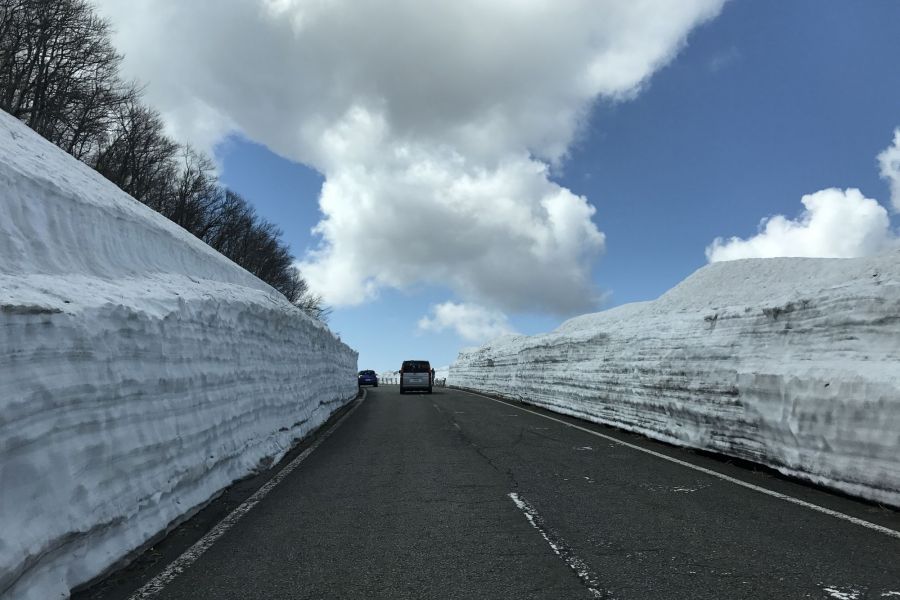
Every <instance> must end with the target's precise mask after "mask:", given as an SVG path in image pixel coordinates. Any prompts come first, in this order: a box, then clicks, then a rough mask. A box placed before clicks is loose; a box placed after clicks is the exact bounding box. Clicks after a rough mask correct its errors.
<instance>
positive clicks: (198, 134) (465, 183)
mask: <svg viewBox="0 0 900 600" xmlns="http://www.w3.org/2000/svg"><path fill="white" fill-rule="evenodd" d="M97 5H98V8H99V9H100V11H101V13H102V14H103V15H104V16H106V17H107V18H109V19H110V21H111V22H112V24H113V27H114V29H115V32H116V33H115V35H114V42H115V43H116V45H117V47H118V49H119V50H120V51H121V52H122V53H123V54H124V56H125V60H124V64H123V68H124V69H125V72H126V74H127V75H128V76H130V77H133V78H135V79H137V80H139V81H141V82H143V83H144V85H145V89H146V92H145V93H146V100H147V102H148V103H149V104H151V105H152V106H154V107H155V108H157V109H158V110H160V111H161V113H162V114H163V116H164V119H165V121H166V124H167V128H168V130H169V132H170V133H171V134H172V135H173V136H174V137H176V138H177V139H179V140H180V141H184V142H190V143H192V144H193V145H195V146H197V147H200V148H203V149H205V150H207V151H208V152H210V153H212V154H213V155H214V156H215V158H216V161H217V163H218V165H219V169H220V176H221V179H222V181H223V183H224V184H226V185H228V186H229V187H231V188H233V189H234V190H236V191H238V192H239V193H241V194H242V195H244V196H245V197H246V198H247V199H248V200H249V201H250V202H251V203H253V205H254V206H255V207H256V208H257V210H258V212H259V213H260V214H261V215H262V216H264V217H265V218H267V219H269V220H270V221H273V222H274V223H276V224H277V225H278V226H279V227H280V228H281V229H282V230H283V231H284V239H285V240H286V241H287V242H288V243H289V244H290V246H291V248H292V250H293V252H294V254H295V256H296V257H297V260H298V266H299V267H300V268H301V270H302V271H303V273H304V275H305V276H306V277H307V279H308V280H309V282H310V284H311V285H312V287H313V288H314V289H315V290H316V291H318V292H319V293H321V294H322V295H323V296H324V297H325V299H326V302H327V303H328V304H329V305H330V306H332V307H333V312H332V314H331V317H330V326H331V328H332V330H333V331H335V332H336V333H337V334H338V335H339V336H340V337H341V339H343V340H344V341H345V342H347V343H348V344H350V345H351V346H352V347H354V348H355V349H357V350H358V351H359V353H360V357H359V367H360V369H363V368H372V369H376V370H379V371H383V370H387V369H396V368H398V367H399V364H400V362H401V361H402V360H404V359H410V358H416V359H427V360H430V361H431V362H432V364H434V365H446V364H450V363H451V362H452V361H453V359H454V358H455V356H456V353H457V352H458V350H459V349H461V348H463V347H470V346H477V345H479V344H480V343H483V342H485V341H487V340H489V339H490V338H492V337H494V336H497V335H502V334H506V333H523V334H533V333H538V332H542V331H548V330H551V329H553V328H555V327H556V326H558V325H559V324H560V323H561V322H562V321H564V320H565V319H566V318H568V317H571V316H574V315H577V314H582V313H585V312H592V311H596V310H602V309H606V308H610V307H613V306H617V305H619V304H623V303H628V302H635V301H644V300H652V299H654V298H656V297H658V296H659V295H660V294H662V293H664V292H665V291H666V290H668V289H669V288H671V287H672V286H674V285H677V283H678V282H679V281H681V280H683V279H684V278H685V277H687V276H688V275H690V274H691V273H692V272H693V271H695V270H696V269H698V268H701V267H702V266H703V265H705V264H707V263H708V262H710V261H719V260H734V259H741V258H757V257H770V256H846V257H850V256H862V255H868V254H874V253H877V252H883V251H888V250H890V249H893V248H897V247H898V241H897V240H898V228H900V217H898V212H900V131H897V130H898V128H900V101H898V99H900V76H898V75H897V70H896V67H895V63H896V57H897V56H900V36H897V35H896V23H900V3H898V2H895V1H892V0H872V1H869V2H856V1H853V0H829V1H828V2H820V1H818V0H793V1H791V2H783V1H779V0H731V1H724V0H681V1H679V2H677V3H674V2H670V1H668V0H634V1H632V2H627V3H624V2H614V1H612V0H608V1H604V0H553V1H549V0H491V1H487V0H477V1H475V0H458V1H457V2H453V3H445V2H421V1H412V0H394V1H387V0H372V1H370V2H367V3H359V2H352V1H351V0H329V1H324V0H217V1H212V0H198V1H196V2H191V3H184V2H181V1H180V0H133V1H132V2H127V3H126V2H121V0H99V1H98V2H97Z"/></svg>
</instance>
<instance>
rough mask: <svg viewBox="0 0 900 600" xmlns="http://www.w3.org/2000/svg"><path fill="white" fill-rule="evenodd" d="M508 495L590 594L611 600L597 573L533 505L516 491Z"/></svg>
mask: <svg viewBox="0 0 900 600" xmlns="http://www.w3.org/2000/svg"><path fill="white" fill-rule="evenodd" d="M508 496H509V497H510V498H511V499H512V501H513V503H514V504H515V505H516V507H517V508H518V509H519V510H521V511H522V512H523V513H524V514H525V518H526V519H528V522H529V523H530V524H531V526H532V527H534V528H535V529H536V530H537V531H538V533H540V534H541V537H542V538H544V541H546V542H547V544H549V546H550V549H551V550H553V553H554V554H556V555H557V556H558V557H560V558H561V559H562V560H563V561H564V562H565V563H566V565H568V567H569V568H570V569H572V570H573V571H574V572H575V574H576V575H578V578H579V579H581V581H582V583H584V585H585V586H587V589H588V591H589V592H590V593H591V595H592V596H594V598H606V599H608V600H612V595H611V594H610V592H608V591H607V592H604V591H601V590H600V581H599V579H598V578H597V575H596V574H594V573H593V572H592V571H591V569H590V567H589V566H588V565H587V563H585V562H584V561H583V560H581V559H580V558H578V557H577V556H575V554H573V552H572V550H571V549H570V548H569V547H568V545H567V544H566V542H565V540H563V539H562V538H560V537H559V536H558V535H556V534H555V533H553V532H552V531H550V530H549V529H548V528H547V526H546V524H545V523H544V519H543V517H541V515H540V514H539V513H538V512H537V511H536V510H535V509H534V507H533V506H531V504H529V503H528V501H526V500H525V499H524V498H522V497H521V496H520V495H519V494H517V493H516V492H510V493H509V494H508Z"/></svg>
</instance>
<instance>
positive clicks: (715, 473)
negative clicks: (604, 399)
mask: <svg viewBox="0 0 900 600" xmlns="http://www.w3.org/2000/svg"><path fill="white" fill-rule="evenodd" d="M459 391H460V392H464V393H466V394H470V395H472V396H478V397H479V398H487V399H488V400H492V401H494V402H497V403H498V404H503V405H504V406H512V407H513V408H517V409H519V410H521V411H523V412H527V413H531V414H533V415H536V416H538V417H542V418H544V419H548V420H550V421H554V422H556V423H559V424H560V425H565V426H566V427H571V428H572V429H577V430H579V431H583V432H585V433H589V434H591V435H595V436H597V437H600V438H603V439H605V440H609V441H611V442H615V443H616V444H619V445H620V446H625V447H627V448H631V449H632V450H637V451H638V452H643V453H645V454H649V455H651V456H655V457H657V458H661V459H663V460H667V461H669V462H672V463H675V464H676V465H681V466H682V467H687V468H689V469H693V470H695V471H700V472H701V473H705V474H707V475H711V476H713V477H717V478H719V479H722V480H723V481H727V482H729V483H733V484H735V485H739V486H741V487H745V488H747V489H750V490H753V491H755V492H759V493H761V494H766V495H768V496H772V497H773V498H778V499H779V500H784V501H785V502H790V503H791V504H796V505H797V506H802V507H804V508H808V509H810V510H814V511H816V512H820V513H822V514H826V515H829V516H831V517H834V518H836V519H841V520H843V521H847V522H849V523H853V524H854V525H859V526H860V527H865V528H867V529H871V530H872V531H877V532H878V533H883V534H884V535H887V536H890V537H892V538H896V539H900V531H896V530H894V529H890V528H888V527H884V526H883V525H877V524H875V523H871V522H869V521H865V520H863V519H859V518H857V517H853V516H851V515H848V514H844V513H842V512H838V511H836V510H831V509H830V508H825V507H824V506H819V505H818V504H813V503H812V502H807V501H806V500H800V499H799V498H794V497H793V496H788V495H787V494H782V493H781V492H776V491H774V490H770V489H767V488H764V487H760V486H758V485H754V484H752V483H747V482H746V481H741V480H740V479H737V478H735V477H730V476H728V475H725V474H723V473H719V472H718V471H713V470H712V469H707V468H705V467H701V466H698V465H694V464H691V463H689V462H687V461H683V460H679V459H677V458H673V457H671V456H666V455H665V454H662V453H660V452H655V451H653V450H649V449H647V448H641V447H640V446H636V445H635V444H630V443H628V442H625V441H622V440H620V439H617V438H614V437H612V436H609V435H605V434H602V433H600V432H598V431H593V430H591V429H588V428H587V427H581V426H579V425H575V424H574V423H568V422H566V421H563V420H562V419H556V418H554V417H551V416H548V415H543V414H541V413H539V412H536V411H533V410H528V409H527V408H522V407H521V406H516V405H514V404H510V403H509V402H504V401H503V400H497V399H496V398H491V397H490V396H485V395H484V394H479V393H477V392H470V391H468V390H459Z"/></svg>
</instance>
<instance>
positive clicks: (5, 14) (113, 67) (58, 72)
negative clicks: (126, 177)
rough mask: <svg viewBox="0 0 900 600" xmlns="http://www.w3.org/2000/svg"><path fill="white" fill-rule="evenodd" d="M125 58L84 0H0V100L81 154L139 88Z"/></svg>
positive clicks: (37, 128)
mask: <svg viewBox="0 0 900 600" xmlns="http://www.w3.org/2000/svg"><path fill="white" fill-rule="evenodd" d="M120 62H121V56H119V55H118V54H117V53H116V52H115V50H114V48H113V46H112V44H111V43H110V40H109V25H108V23H107V22H106V21H104V20H103V19H101V18H99V17H97V16H96V15H95V14H94V12H93V9H92V7H91V6H90V4H88V3H87V2H86V1H85V0H0V108H2V109H3V110H6V111H7V112H9V113H10V114H12V115H14V116H16V117H18V118H20V119H22V120H23V121H25V123H26V124H28V126H29V127H31V128H32V129H34V130H35V131H37V132H38V133H40V134H41V135H43V136H44V137H45V138H47V139H48V140H50V141H51V142H54V143H55V144H57V145H59V146H60V147H62V148H64V149H65V150H67V151H68V152H70V153H71V154H73V155H75V156H76V157H78V158H84V157H85V156H86V155H87V154H88V153H89V152H91V151H92V150H93V145H94V144H95V143H96V141H97V140H98V139H100V138H101V137H102V136H103V135H104V133H105V131H106V130H107V129H108V127H109V123H110V120H111V118H112V112H113V111H114V110H115V109H116V107H117V106H119V105H120V104H121V103H123V102H126V101H128V100H129V99H133V98H134V97H135V96H136V90H135V89H134V88H133V86H129V85H126V84H124V83H122V81H121V80H120V79H119V75H118V69H119V64H120Z"/></svg>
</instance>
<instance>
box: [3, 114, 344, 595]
mask: <svg viewBox="0 0 900 600" xmlns="http://www.w3.org/2000/svg"><path fill="white" fill-rule="evenodd" d="M356 359H357V354H356V352H355V351H353V350H352V349H351V348H349V347H348V346H347V345H345V344H343V343H342V342H340V341H339V340H338V339H336V338H335V337H334V335H332V333H331V332H330V331H329V330H328V329H327V328H325V327H324V326H322V325H321V324H319V323H317V322H315V321H314V320H312V319H310V318H309V317H307V316H306V315H304V314H303V313H302V312H301V311H299V310H298V309H296V308H295V307H293V306H292V305H291V304H289V303H288V302H287V301H286V300H285V299H284V298H283V297H282V296H280V295H279V294H278V293H277V292H275V291H274V290H273V289H272V288H270V287H269V286H267V285H266V284H265V283H263V282H262V281H260V280H259V279H257V278H256V277H254V276H253V275H251V274H250V273H248V272H246V271H244V270H243V269H241V268H240V267H238V266H237V265H235V264H234V263H232V262H231V261H229V260H228V259H226V258H225V257H223V256H222V255H220V254H219V253H217V252H215V251H214V250H212V249H211V248H209V247H208V246H206V245H205V244H203V243H202V242H200V241H199V240H197V239H196V238H194V237H193V236H192V235H190V234H189V233H187V232H186V231H184V230H182V229H181V228H179V227H177V226H176V225H174V224H172V223H171V222H169V221H168V220H167V219H165V218H164V217H162V216H160V215H158V214H157V213H155V212H153V211H152V210H150V209H148V208H147V207H145V206H143V205H142V204H140V203H139V202H137V201H135V200H134V199H132V198H131V197H129V196H127V195H125V194H124V193H122V192H121V191H120V190H119V189H118V188H116V187H115V186H114V185H112V184H111V183H109V182H108V181H107V180H106V179H104V178H103V177H101V176H100V175H98V174H97V173H95V172H94V171H93V170H91V169H90V168H88V167H87V166H85V165H83V164H81V163H79V162H78V161H76V160H75V159H73V158H71V157H69V156H68V155H67V154H65V153H64V152H62V151H61V150H59V149H58V148H56V147H55V146H53V145H52V144H50V143H49V142H47V141H45V140H43V139H42V138H40V137H38V136H37V135H36V134H35V133H33V132H32V131H31V130H30V129H28V128H26V127H25V126H24V125H22V124H21V123H19V122H18V121H17V120H15V119H13V118H12V117H10V116H9V115H7V114H6V113H0V597H2V598H16V599H19V598H34V599H40V600H46V599H48V598H61V597H62V598H64V597H67V596H68V594H69V590H70V589H71V588H72V587H73V586H76V585H77V584H80V583H82V582H85V581H87V580H89V579H91V578H92V577H94V576H96V575H98V574H100V573H102V572H103V571H104V570H106V569H108V568H109V567H111V566H112V565H114V564H116V563H117V561H119V560H120V559H122V558H123V556H125V555H126V554H127V553H128V552H130V551H132V550H133V549H135V548H138V547H140V546H141V545H142V544H144V543H145V542H147V541H148V540H149V539H150V538H151V537H152V536H154V535H155V534H157V533H159V532H161V531H163V530H165V529H166V528H167V527H169V526H170V525H171V524H173V523H175V522H177V521H179V519H181V518H182V517H183V516H184V515H185V514H187V513H190V512H191V511H192V509H195V507H198V506H200V505H202V504H204V503H205V502H206V501H208V500H209V499H211V498H212V497H213V496H215V495H216V494H217V492H219V491H220V490H221V489H222V488H224V487H226V486H228V485H229V484H230V483H232V482H233V481H235V480H236V479H239V478H241V477H244V476H245V475H248V474H249V473H251V472H253V471H254V470H256V469H258V468H259V467H260V466H261V465H262V466H264V465H269V464H271V462H272V461H274V460H277V459H278V458H280V457H281V456H282V455H283V454H284V453H285V452H286V451H287V450H288V449H289V448H290V447H291V445H292V443H293V442H294V441H295V440H296V439H297V438H300V437H302V436H304V435H305V434H307V433H308V432H309V431H311V430H312V429H313V428H315V427H317V426H318V425H320V424H322V423H323V422H324V421H325V420H327V418H328V417H329V415H331V414H332V413H333V412H334V411H335V410H336V409H338V408H340V407H341V406H343V405H344V404H345V403H347V402H348V401H349V400H350V399H352V398H353V397H355V396H356V393H357V383H356V362H357V360H356Z"/></svg>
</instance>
